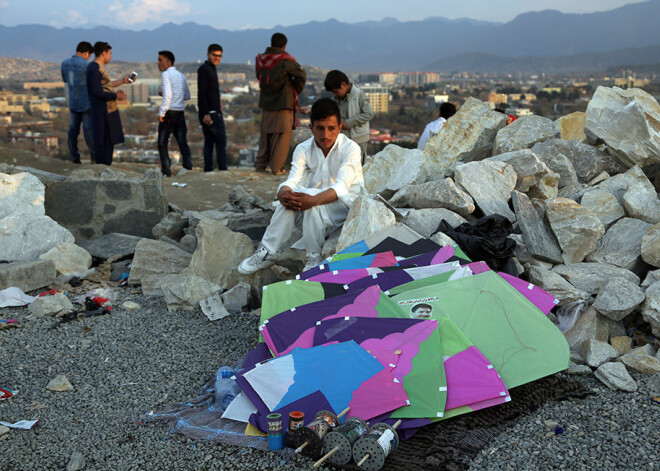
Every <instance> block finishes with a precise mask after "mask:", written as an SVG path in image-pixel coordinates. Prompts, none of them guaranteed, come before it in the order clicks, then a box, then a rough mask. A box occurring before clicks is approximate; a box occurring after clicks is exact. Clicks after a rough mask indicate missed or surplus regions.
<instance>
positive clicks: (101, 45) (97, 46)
mask: <svg viewBox="0 0 660 471" xmlns="http://www.w3.org/2000/svg"><path fill="white" fill-rule="evenodd" d="M111 49H112V46H111V45H110V44H108V43H106V42H104V41H97V42H95V43H94V55H95V56H96V57H98V56H100V55H101V54H103V53H104V52H105V51H109V50H111Z"/></svg>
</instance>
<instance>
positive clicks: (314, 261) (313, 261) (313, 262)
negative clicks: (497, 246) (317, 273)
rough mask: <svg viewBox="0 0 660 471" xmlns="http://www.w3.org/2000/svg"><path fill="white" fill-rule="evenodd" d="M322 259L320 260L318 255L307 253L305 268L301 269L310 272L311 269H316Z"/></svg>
mask: <svg viewBox="0 0 660 471" xmlns="http://www.w3.org/2000/svg"><path fill="white" fill-rule="evenodd" d="M322 261H323V259H322V258H321V254H320V253H311V252H308V253H307V263H306V264H305V268H303V271H304V272H305V271H307V270H311V269H312V268H315V267H318V266H319V265H320V264H321V262H322Z"/></svg>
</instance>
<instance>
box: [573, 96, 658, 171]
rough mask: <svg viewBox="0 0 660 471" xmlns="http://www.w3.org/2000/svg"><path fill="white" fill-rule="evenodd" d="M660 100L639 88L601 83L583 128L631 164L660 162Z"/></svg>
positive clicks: (590, 137)
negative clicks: (604, 85) (659, 102)
mask: <svg viewBox="0 0 660 471" xmlns="http://www.w3.org/2000/svg"><path fill="white" fill-rule="evenodd" d="M659 122H660V104H658V102H657V101H656V100H655V98H653V96H652V95H650V94H648V93H646V92H645V91H643V90H641V89H639V88H629V89H628V90H622V89H620V88H618V87H612V88H606V87H598V88H597V89H596V93H594V96H593V97H592V98H591V101H590V102H589V105H588V106H587V117H586V120H585V124H584V132H585V134H586V135H587V138H588V139H589V141H590V142H592V143H597V142H605V143H606V144H607V146H608V151H609V152H610V153H612V155H613V156H615V157H616V158H617V159H618V160H619V161H620V162H621V163H623V164H625V165H626V166H628V167H632V166H633V165H639V166H641V167H643V166H646V165H651V164H653V163H659V162H660V126H658V123H659Z"/></svg>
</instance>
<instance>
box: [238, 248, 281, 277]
mask: <svg viewBox="0 0 660 471" xmlns="http://www.w3.org/2000/svg"><path fill="white" fill-rule="evenodd" d="M274 264H275V257H273V256H272V255H270V254H269V253H268V249H266V247H264V246H263V245H261V246H259V248H258V249H257V251H256V252H255V253H254V254H252V256H251V257H248V258H246V259H245V260H243V261H242V262H241V264H240V265H239V266H238V268H237V270H238V273H240V274H241V275H251V274H253V273H256V272H258V271H259V270H263V269H264V268H268V267H270V266H273V265H274Z"/></svg>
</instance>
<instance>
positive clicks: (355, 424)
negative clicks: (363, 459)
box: [318, 417, 369, 465]
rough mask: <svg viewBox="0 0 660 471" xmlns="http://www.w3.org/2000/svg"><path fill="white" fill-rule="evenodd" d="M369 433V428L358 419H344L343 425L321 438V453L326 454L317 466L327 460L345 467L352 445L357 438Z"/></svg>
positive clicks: (351, 451)
mask: <svg viewBox="0 0 660 471" xmlns="http://www.w3.org/2000/svg"><path fill="white" fill-rule="evenodd" d="M367 433H369V426H368V425H367V423H366V422H365V421H364V420H362V419H360V418H359V417H350V418H349V419H346V422H345V423H344V425H341V426H339V427H337V428H336V429H334V430H332V431H330V432H328V433H327V435H326V436H325V437H323V452H324V453H325V454H326V455H325V456H324V457H323V458H321V459H320V460H319V461H318V463H319V465H320V464H322V463H323V462H325V460H326V459H329V460H330V462H331V463H333V464H336V465H345V464H348V462H349V461H351V458H352V457H353V444H354V443H355V442H356V441H358V439H359V438H361V437H363V436H365V435H366V434H367Z"/></svg>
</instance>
